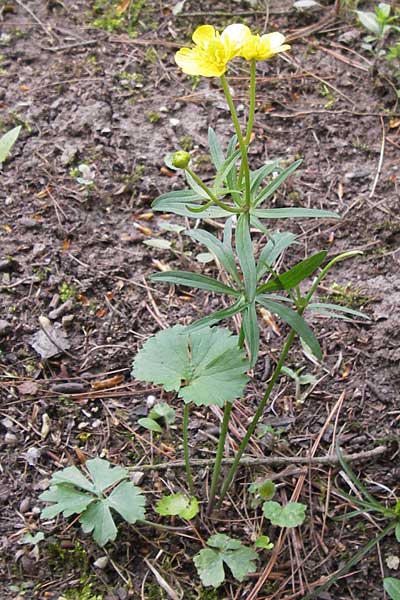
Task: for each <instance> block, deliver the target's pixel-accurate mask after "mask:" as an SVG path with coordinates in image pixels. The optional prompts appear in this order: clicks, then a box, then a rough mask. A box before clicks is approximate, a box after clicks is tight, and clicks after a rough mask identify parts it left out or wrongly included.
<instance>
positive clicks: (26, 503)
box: [19, 498, 31, 515]
mask: <svg viewBox="0 0 400 600" xmlns="http://www.w3.org/2000/svg"><path fill="white" fill-rule="evenodd" d="M30 506H31V499H30V498H24V499H23V500H22V502H21V503H20V505H19V512H20V513H22V514H23V515H24V514H25V513H27V512H28V510H29V509H30Z"/></svg>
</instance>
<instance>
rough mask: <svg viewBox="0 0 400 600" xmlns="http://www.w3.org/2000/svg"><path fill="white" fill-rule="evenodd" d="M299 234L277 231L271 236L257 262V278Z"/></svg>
mask: <svg viewBox="0 0 400 600" xmlns="http://www.w3.org/2000/svg"><path fill="white" fill-rule="evenodd" d="M296 238H297V236H296V235H295V234H294V233H291V232H290V231H284V232H280V231H277V232H276V233H273V234H272V235H271V236H270V239H269V241H268V243H267V244H266V245H265V246H264V248H263V249H262V251H261V254H260V258H259V260H258V264H257V279H260V277H262V276H263V275H264V273H266V271H268V267H272V266H273V265H274V263H275V262H276V261H277V260H278V258H279V257H280V256H281V254H282V252H283V251H284V250H286V248H288V247H289V246H291V245H292V244H293V243H294V242H295V239H296Z"/></svg>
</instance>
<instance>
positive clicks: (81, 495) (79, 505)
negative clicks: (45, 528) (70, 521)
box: [39, 483, 94, 519]
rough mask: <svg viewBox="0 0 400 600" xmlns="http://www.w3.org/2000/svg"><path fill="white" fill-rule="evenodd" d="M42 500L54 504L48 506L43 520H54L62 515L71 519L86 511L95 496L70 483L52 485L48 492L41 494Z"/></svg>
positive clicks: (44, 510) (43, 513)
mask: <svg viewBox="0 0 400 600" xmlns="http://www.w3.org/2000/svg"><path fill="white" fill-rule="evenodd" d="M39 499H40V500H43V501H44V502H53V503H54V504H53V505H51V506H46V508H44V509H43V510H42V512H41V517H42V519H53V518H54V517H55V516H57V515H59V514H60V513H62V514H63V515H64V517H70V516H71V515H73V514H79V513H81V512H83V511H84V510H86V508H87V507H88V506H89V504H90V503H91V502H93V500H94V496H91V495H89V494H87V493H85V492H82V491H81V490H77V489H76V488H75V487H73V486H72V485H70V484H68V483H60V484H58V485H52V486H51V487H50V488H49V489H48V490H46V491H45V492H43V493H42V494H40V496H39Z"/></svg>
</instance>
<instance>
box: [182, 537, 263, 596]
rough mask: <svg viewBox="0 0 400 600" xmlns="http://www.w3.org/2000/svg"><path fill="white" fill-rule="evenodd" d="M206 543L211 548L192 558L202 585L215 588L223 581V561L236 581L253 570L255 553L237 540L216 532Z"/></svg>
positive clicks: (241, 579)
mask: <svg viewBox="0 0 400 600" xmlns="http://www.w3.org/2000/svg"><path fill="white" fill-rule="evenodd" d="M207 545H208V546H211V548H204V549H203V550H200V552H199V553H198V554H196V556H194V558H193V561H194V564H195V566H196V569H197V572H198V574H199V575H200V578H201V581H202V583H203V585H204V586H212V587H214V588H217V587H219V586H220V585H221V584H222V583H223V582H224V580H225V571H224V563H225V564H226V565H227V566H228V567H229V569H230V571H231V573H232V575H233V577H234V578H235V579H237V580H238V581H243V579H244V578H245V577H246V576H247V575H248V574H249V573H252V572H253V571H255V563H254V561H255V560H257V557H258V556H257V553H256V552H255V551H254V550H252V549H251V548H247V547H246V546H244V545H243V544H242V542H240V541H239V540H234V539H232V538H230V537H228V536H227V535H225V534H221V533H217V534H214V535H212V536H211V537H210V538H209V539H208V541H207Z"/></svg>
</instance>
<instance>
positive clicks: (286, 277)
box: [257, 250, 327, 294]
mask: <svg viewBox="0 0 400 600" xmlns="http://www.w3.org/2000/svg"><path fill="white" fill-rule="evenodd" d="M326 255H327V252H326V250H323V251H322V252H318V253H317V254H314V255H313V256H310V257H309V258H306V259H304V260H302V261H300V262H299V263H297V265H295V266H294V267H292V268H291V269H289V270H288V271H285V273H281V274H279V275H278V276H277V277H274V278H273V279H271V280H270V281H268V283H265V284H263V285H261V286H260V287H259V288H258V289H257V293H259V294H262V293H264V292H274V291H276V290H291V289H292V288H294V287H296V286H297V285H299V283H301V282H302V281H303V280H304V279H306V278H307V277H309V276H310V275H312V273H314V271H315V270H316V269H318V267H319V266H320V265H321V264H322V263H323V261H324V260H325V257H326Z"/></svg>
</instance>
